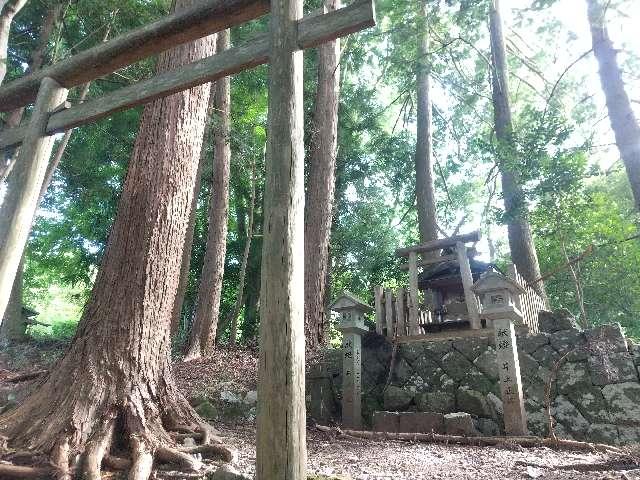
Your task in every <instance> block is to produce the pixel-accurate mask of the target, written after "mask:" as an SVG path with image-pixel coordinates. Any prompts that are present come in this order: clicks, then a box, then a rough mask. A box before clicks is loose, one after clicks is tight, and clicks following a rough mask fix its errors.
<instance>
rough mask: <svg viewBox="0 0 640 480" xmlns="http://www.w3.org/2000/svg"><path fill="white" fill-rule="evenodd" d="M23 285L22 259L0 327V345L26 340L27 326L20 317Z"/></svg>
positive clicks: (21, 316)
mask: <svg viewBox="0 0 640 480" xmlns="http://www.w3.org/2000/svg"><path fill="white" fill-rule="evenodd" d="M23 283H24V257H23V258H22V260H21V262H20V265H19V266H18V271H17V272H16V278H15V280H14V281H13V287H12V289H11V295H10V297H9V303H8V304H7V308H6V309H5V312H4V318H3V319H2V325H0V344H9V343H15V342H22V341H24V340H26V339H27V325H26V323H25V318H24V315H22V287H23Z"/></svg>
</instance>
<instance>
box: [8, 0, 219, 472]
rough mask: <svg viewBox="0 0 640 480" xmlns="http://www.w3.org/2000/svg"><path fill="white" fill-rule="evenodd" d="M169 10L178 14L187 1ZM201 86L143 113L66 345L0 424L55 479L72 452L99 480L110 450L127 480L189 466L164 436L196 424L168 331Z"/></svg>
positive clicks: (209, 42) (196, 45) (178, 60)
mask: <svg viewBox="0 0 640 480" xmlns="http://www.w3.org/2000/svg"><path fill="white" fill-rule="evenodd" d="M176 3H177V8H182V7H184V6H185V5H186V4H187V3H188V1H186V0H177V2H176ZM213 51H214V39H213V38H211V37H208V38H204V39H201V40H198V41H196V42H193V43H192V44H190V45H184V46H181V47H178V48H176V49H174V50H172V51H170V52H167V53H165V54H163V55H162V56H161V57H160V59H159V62H158V69H159V70H161V71H166V70H170V69H173V68H176V67H178V66H180V65H183V64H185V63H188V62H192V61H194V60H197V59H199V58H202V57H205V56H208V55H211V54H212V53H213ZM209 89H210V86H209V85H203V86H199V87H196V88H193V89H191V90H189V91H185V92H181V93H178V94H175V95H173V96H171V97H168V98H165V99H162V100H159V101H156V102H154V103H152V104H150V105H148V106H147V107H146V108H145V110H144V113H143V115H142V120H141V125H140V130H139V132H138V136H137V139H136V143H135V146H134V150H133V153H132V158H131V162H130V165H129V171H128V174H127V178H126V180H125V184H124V188H123V193H122V197H121V199H120V205H119V209H118V214H117V216H116V220H115V222H114V225H113V228H112V231H111V234H110V236H109V243H108V245H107V249H106V252H105V256H104V259H103V262H102V267H101V269H100V271H99V273H98V276H97V278H96V282H95V285H94V289H93V293H92V296H91V299H90V301H89V302H88V304H87V306H86V308H85V312H84V314H83V316H82V319H81V321H80V324H79V326H78V331H77V333H76V337H75V338H74V341H73V342H72V345H71V347H70V349H69V351H68V352H67V353H66V354H65V356H64V357H63V358H62V359H61V360H60V361H59V362H58V363H57V364H56V366H55V367H54V368H53V369H52V370H51V373H50V374H49V375H48V376H47V377H46V378H45V379H44V380H43V381H42V383H41V384H40V386H39V388H38V389H37V390H36V391H35V392H34V393H33V394H32V395H30V396H29V397H28V398H27V399H26V400H25V401H24V402H23V403H22V404H21V405H20V406H18V407H17V408H16V409H14V410H12V411H10V412H8V413H7V414H5V415H3V416H0V435H3V436H5V437H7V438H8V439H9V445H11V446H12V447H16V448H18V449H24V448H28V449H31V450H34V451H38V452H43V453H47V454H50V455H51V458H52V461H54V463H55V465H56V467H57V468H58V469H59V471H62V472H64V471H65V470H68V468H69V460H70V457H75V455H76V453H78V452H79V453H80V454H81V457H80V459H81V463H80V464H79V466H80V468H81V474H82V475H83V476H84V478H90V479H92V480H97V479H99V478H100V465H101V463H102V462H101V460H102V457H103V456H105V455H108V453H109V447H110V445H111V443H112V442H117V443H119V444H120V445H121V446H126V447H128V448H129V449H130V450H131V452H132V465H131V472H130V475H129V478H130V479H131V480H139V479H146V478H148V477H149V474H150V473H151V462H152V460H153V457H154V456H155V458H156V459H157V460H159V461H167V460H169V461H176V462H179V463H181V464H182V465H183V466H186V467H190V468H196V467H197V466H198V461H197V460H195V459H194V458H193V457H189V456H188V455H185V454H184V453H180V452H178V451H177V450H176V448H175V443H174V442H173V440H172V438H171V436H170V430H172V429H176V428H179V427H181V428H182V429H196V428H197V427H198V426H199V425H201V423H200V422H201V421H200V419H199V418H198V416H197V414H196V413H195V412H194V411H193V409H192V408H191V407H190V406H189V404H188V402H187V401H186V400H185V399H184V398H183V397H182V396H181V395H180V394H179V392H178V391H177V389H176V387H175V384H174V382H173V379H172V372H171V357H170V342H171V338H170V324H171V313H172V310H173V304H174V299H175V295H176V290H177V286H178V277H179V274H180V260H181V253H182V247H183V244H184V240H185V235H186V230H187V224H188V217H189V209H190V206H191V201H192V196H193V184H194V182H195V177H196V173H197V168H198V159H199V156H200V148H201V143H202V136H203V135H202V134H203V130H204V125H205V122H206V111H207V104H208V97H209ZM70 379H71V380H72V381H70ZM203 431H206V430H205V429H203ZM207 436H208V435H207ZM229 453H230V452H227V455H228V454H229Z"/></svg>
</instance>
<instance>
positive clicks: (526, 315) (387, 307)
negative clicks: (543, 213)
mask: <svg viewBox="0 0 640 480" xmlns="http://www.w3.org/2000/svg"><path fill="white" fill-rule="evenodd" d="M507 275H508V276H509V277H510V278H511V279H513V280H515V281H516V282H517V283H518V284H520V285H521V286H522V287H523V288H524V289H525V291H526V293H524V294H522V295H521V296H520V298H519V299H518V302H517V307H518V309H519V310H520V312H521V313H522V317H523V318H522V321H523V323H524V325H526V326H527V327H528V328H529V331H530V332H531V333H538V313H539V312H540V311H541V310H548V305H547V303H546V302H545V301H544V300H543V299H542V297H540V295H538V294H537V293H536V291H535V290H534V289H533V288H532V287H530V286H529V285H528V284H527V282H526V280H525V279H524V278H523V277H522V275H520V274H519V273H518V271H517V270H516V267H515V265H509V266H508V268H507ZM374 299H375V314H376V332H377V333H379V334H381V335H385V336H387V337H388V338H394V336H396V335H397V336H398V337H406V336H409V337H411V336H416V335H422V334H423V333H424V332H423V331H422V328H421V325H424V324H429V323H433V322H434V319H433V318H432V315H431V312H429V311H426V310H424V309H420V308H419V305H420V302H419V300H418V299H416V300H415V301H414V299H413V298H412V295H411V290H410V289H405V288H403V287H399V288H397V289H395V290H392V289H390V288H384V287H381V286H377V287H375V288H374ZM481 316H482V315H481Z"/></svg>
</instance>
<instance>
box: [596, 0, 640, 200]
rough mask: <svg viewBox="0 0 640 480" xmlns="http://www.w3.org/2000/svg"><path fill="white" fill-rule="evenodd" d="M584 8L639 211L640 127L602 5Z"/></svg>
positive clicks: (608, 106) (607, 99)
mask: <svg viewBox="0 0 640 480" xmlns="http://www.w3.org/2000/svg"><path fill="white" fill-rule="evenodd" d="M587 6H588V16H589V26H590V27H591V40H592V44H593V53H594V55H595V57H596V60H597V61H598V67H599V74H600V83H601V85H602V91H603V92H604V95H605V98H606V101H607V110H608V112H609V121H610V122H611V129H612V130H613V133H614V135H615V139H616V145H617V147H618V151H619V152H620V157H621V158H622V162H623V163H624V167H625V169H626V171H627V177H628V179H629V183H630V184H631V191H632V192H633V201H634V204H635V207H636V210H638V211H640V125H639V124H638V119H637V118H636V116H635V115H634V113H633V109H632V108H631V102H630V101H629V95H628V94H627V92H626V90H625V85H624V81H623V79H622V70H621V68H620V66H619V65H618V59H617V53H618V52H617V51H616V49H615V48H614V46H613V42H612V41H611V38H610V37H609V32H608V31H607V26H606V22H605V18H604V16H605V11H604V6H603V4H602V2H601V1H600V0H587Z"/></svg>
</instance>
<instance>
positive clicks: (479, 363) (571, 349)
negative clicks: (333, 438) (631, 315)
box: [308, 312, 640, 444]
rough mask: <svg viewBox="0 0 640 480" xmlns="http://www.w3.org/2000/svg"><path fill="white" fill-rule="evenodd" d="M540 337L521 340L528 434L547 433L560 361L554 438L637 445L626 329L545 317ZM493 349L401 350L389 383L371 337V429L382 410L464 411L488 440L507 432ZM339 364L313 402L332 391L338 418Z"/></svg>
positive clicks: (450, 344) (484, 342) (638, 399)
mask: <svg viewBox="0 0 640 480" xmlns="http://www.w3.org/2000/svg"><path fill="white" fill-rule="evenodd" d="M540 331H541V333H539V334H536V335H526V336H522V337H519V340H518V350H519V357H520V368H521V372H522V380H523V386H524V393H525V406H526V410H527V413H528V422H529V429H530V431H531V433H533V434H536V435H546V434H547V432H548V426H547V418H546V413H545V407H544V406H545V404H546V401H545V385H546V384H547V382H548V379H549V376H550V375H551V371H552V370H553V369H554V366H557V362H558V360H559V359H561V358H564V359H563V361H562V362H561V364H560V366H559V368H558V373H557V381H554V382H553V383H552V388H551V397H552V412H553V415H554V417H555V419H556V421H557V425H556V427H555V429H556V434H557V435H558V436H559V437H561V438H573V439H576V440H590V441H597V442H606V443H612V444H619V443H622V444H628V443H634V442H640V378H639V376H638V369H637V366H638V365H640V347H638V346H636V345H634V344H632V343H631V342H627V340H626V338H625V337H624V334H623V332H622V330H621V328H620V325H619V324H612V325H605V326H601V327H597V328H594V329H591V330H585V331H581V330H579V329H578V328H577V327H576V325H575V323H574V321H573V319H572V318H571V317H570V316H568V315H567V314H566V313H563V312H556V313H554V314H551V313H548V312H543V313H542V314H541V317H540ZM493 343H494V342H493V340H492V338H488V339H487V338H466V339H458V340H447V341H438V342H416V343H408V344H402V345H400V346H399V348H398V350H397V353H396V358H395V361H394V369H393V373H392V375H391V378H389V365H390V363H391V356H392V347H391V345H390V344H389V343H388V342H387V341H386V340H385V339H384V338H382V337H380V336H377V335H376V334H373V333H372V334H369V335H367V336H365V338H363V355H362V357H363V364H362V382H363V388H362V390H363V402H362V403H363V405H362V406H363V417H364V419H365V422H366V423H368V424H369V425H371V418H372V414H373V412H374V411H381V410H387V411H422V412H436V413H444V414H447V413H453V412H467V413H470V414H472V415H473V417H474V421H475V424H476V428H477V429H478V430H479V431H481V432H482V433H484V434H486V435H492V434H499V433H502V428H503V427H502V401H501V400H500V391H499V388H498V371H497V365H496V355H495V349H494V345H493ZM341 363H342V362H341V352H340V351H339V350H330V351H328V352H327V355H326V356H325V361H324V364H323V369H322V372H323V374H322V375H319V376H318V375H316V376H313V375H311V376H310V378H309V381H308V385H309V393H310V395H311V396H312V397H315V396H318V395H319V393H318V392H319V391H320V390H319V389H318V388H317V386H318V384H319V382H325V387H324V388H323V389H321V390H322V391H323V392H324V397H325V400H324V402H323V403H324V404H326V405H327V406H329V407H330V409H333V410H334V411H333V415H334V416H336V418H339V412H338V411H336V410H337V409H338V408H339V404H340V388H341V385H342V372H341ZM319 377H320V378H319ZM387 383H388V386H386V385H387ZM385 386H386V388H385ZM327 392H328V393H327ZM316 403H318V402H316ZM312 415H313V412H312Z"/></svg>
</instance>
